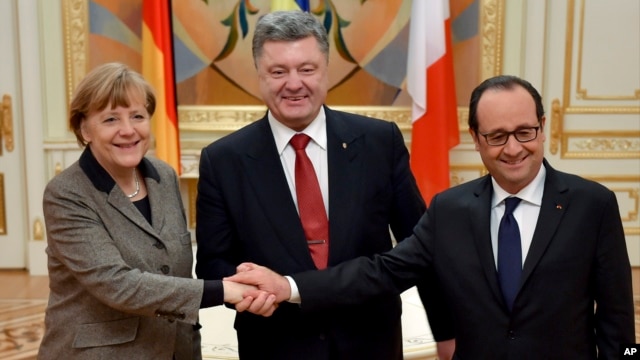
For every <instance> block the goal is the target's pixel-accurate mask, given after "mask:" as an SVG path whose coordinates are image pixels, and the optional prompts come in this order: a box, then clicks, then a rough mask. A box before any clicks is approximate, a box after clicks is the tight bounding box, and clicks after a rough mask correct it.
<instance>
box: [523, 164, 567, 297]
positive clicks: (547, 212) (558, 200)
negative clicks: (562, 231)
mask: <svg viewBox="0 0 640 360" xmlns="http://www.w3.org/2000/svg"><path fill="white" fill-rule="evenodd" d="M544 166H545V168H546V171H547V174H546V178H545V184H544V193H543V195H542V204H541V205H540V214H539V215H538V222H537V224H536V229H535V231H534V233H533V239H532V240H531V247H530V248H529V252H528V253H527V257H526V259H525V262H524V267H523V269H522V281H521V284H525V283H526V281H527V279H528V278H529V276H530V275H531V273H532V272H533V269H534V268H535V267H536V265H537V264H538V262H539V261H540V258H541V257H542V255H543V254H544V252H545V251H546V249H547V247H548V246H549V243H550V242H551V239H552V238H553V234H554V233H555V232H556V229H557V228H558V226H559V225H560V222H561V220H562V217H563V215H564V212H565V209H566V208H567V206H568V205H569V196H568V191H567V190H568V187H567V185H566V184H565V183H564V182H563V181H562V180H561V179H560V178H559V177H558V173H557V172H556V171H555V170H554V169H553V168H552V167H551V166H550V165H549V164H548V163H547V162H546V160H545V162H544Z"/></svg>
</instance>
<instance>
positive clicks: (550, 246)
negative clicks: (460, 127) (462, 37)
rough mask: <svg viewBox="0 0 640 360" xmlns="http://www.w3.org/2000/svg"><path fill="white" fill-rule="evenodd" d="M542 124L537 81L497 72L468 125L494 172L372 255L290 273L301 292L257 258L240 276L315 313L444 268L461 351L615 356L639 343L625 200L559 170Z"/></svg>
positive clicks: (477, 97) (448, 194)
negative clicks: (547, 154) (548, 155)
mask: <svg viewBox="0 0 640 360" xmlns="http://www.w3.org/2000/svg"><path fill="white" fill-rule="evenodd" d="M544 126H545V117H544V111H543V106H542V99H541V97H540V94H539V93H538V91H537V90H536V89H535V88H533V86H531V84H530V83H529V82H527V81H525V80H522V79H520V78H517V77H514V76H498V77H495V78H491V79H488V80H486V81H484V82H483V83H482V84H480V85H479V86H478V87H477V88H476V89H475V90H474V91H473V93H472V95H471V102H470V106H469V131H470V133H471V136H472V137H473V139H474V142H475V147H476V150H477V151H478V152H479V153H480V156H481V158H482V161H483V163H484V164H485V166H486V167H487V169H488V170H489V175H487V176H485V177H482V178H480V179H477V180H473V181H470V182H468V183H465V184H462V185H459V186H457V187H454V188H451V189H449V190H447V191H444V192H442V193H440V194H438V195H436V196H435V197H434V198H433V200H432V202H431V204H430V206H429V209H428V210H427V212H426V213H425V215H424V216H423V217H422V218H421V219H420V221H419V223H418V225H417V226H416V227H415V228H414V230H413V235H412V236H410V237H409V238H408V239H405V240H404V241H402V242H400V243H399V244H398V245H397V246H396V247H395V248H394V249H393V250H391V251H389V252H386V253H384V254H382V255H378V256H375V257H374V258H373V259H371V258H359V259H356V260H353V261H349V262H346V263H343V264H340V265H338V266H336V267H333V268H330V269H327V270H326V271H314V272H305V273H301V274H293V275H292V276H291V277H290V280H291V281H292V283H294V284H296V285H297V291H296V289H295V288H293V287H290V285H289V284H290V283H289V281H287V279H285V278H284V277H282V276H280V275H277V274H275V273H273V272H271V271H269V270H268V269H267V268H264V267H261V266H258V265H255V264H243V265H241V267H240V270H242V271H244V272H240V273H239V274H238V275H236V276H234V277H233V278H232V280H235V281H241V282H248V283H255V284H257V285H259V286H260V287H261V288H262V289H264V290H267V291H270V292H273V293H275V294H276V295H277V301H283V300H290V301H296V302H301V308H302V309H303V311H305V312H313V311H317V310H320V309H326V308H329V307H333V306H337V305H339V304H358V303H360V302H362V301H365V300H366V299H369V298H371V297H375V296H381V295H382V294H389V293H398V292H400V291H402V290H404V289H406V288H408V287H409V286H411V285H412V284H414V283H415V282H416V281H418V280H419V279H420V278H421V277H422V276H423V275H424V273H425V272H426V271H429V270H435V273H436V276H437V278H438V279H439V280H440V282H441V283H442V284H443V291H444V295H445V297H446V298H447V299H448V300H449V301H448V304H449V305H450V310H451V313H452V314H453V315H452V319H451V321H452V323H453V324H454V327H455V331H456V339H455V341H456V350H455V354H454V359H492V360H493V359H497V360H501V359H518V360H521V359H545V360H552V359H558V360H566V359H618V358H619V351H620V346H621V344H625V343H627V344H628V343H633V342H634V313H633V298H632V289H631V268H630V264H629V258H628V254H627V249H626V244H625V238H624V232H623V227H622V222H621V218H620V212H619V209H618V204H617V201H616V197H615V194H614V193H613V192H612V191H610V190H608V189H606V188H605V187H604V186H602V185H600V184H597V183H595V182H592V181H589V180H585V179H583V178H580V177H578V176H575V175H571V174H567V173H563V172H560V171H557V170H555V169H553V168H552V167H551V166H550V165H549V163H548V162H547V161H546V160H544V157H543V143H544V140H545V135H544V132H543V129H544ZM286 274H290V273H285V275H286ZM292 288H293V289H294V291H292V290H291V289H292ZM259 305H260V303H259V302H254V304H253V305H251V307H250V308H249V309H248V310H250V311H259V309H260V307H259ZM238 310H239V311H241V310H245V309H238Z"/></svg>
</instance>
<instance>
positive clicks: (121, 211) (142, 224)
mask: <svg viewBox="0 0 640 360" xmlns="http://www.w3.org/2000/svg"><path fill="white" fill-rule="evenodd" d="M139 169H140V171H141V172H142V174H143V175H144V181H145V184H146V186H147V192H148V197H149V202H150V207H151V217H152V221H151V224H150V223H149V222H148V221H147V220H146V219H145V217H144V216H143V215H142V213H141V212H140V211H138V209H137V208H136V207H135V205H134V204H133V203H132V202H131V201H129V199H127V197H126V196H125V194H124V193H123V192H122V191H121V190H120V188H119V187H118V186H117V185H116V184H115V182H114V180H113V179H112V178H111V177H110V176H109V175H108V173H107V172H106V171H105V170H104V169H103V168H102V167H101V166H100V165H99V164H98V162H97V161H96V160H95V158H94V157H93V155H92V154H91V151H90V150H89V148H87V149H85V151H84V152H83V153H82V155H81V157H80V159H79V161H78V162H76V163H74V164H73V165H71V166H70V167H69V168H68V169H66V170H65V171H63V172H62V173H61V174H59V175H58V176H56V177H55V178H53V179H52V180H51V181H50V182H49V184H48V185H47V187H46V189H45V192H44V202H43V206H44V216H45V223H46V229H47V241H48V247H47V250H46V251H47V256H48V267H49V280H50V285H49V286H50V288H51V291H50V295H49V304H48V307H47V310H46V316H45V334H44V338H43V340H42V344H41V346H40V351H39V354H38V359H125V358H126V359H172V358H174V356H175V359H178V360H179V359H196V358H198V359H199V358H201V350H200V333H199V331H198V330H197V328H196V326H194V325H195V324H196V323H197V320H198V310H199V307H200V302H201V299H202V293H203V281H202V280H196V279H192V271H191V270H192V262H193V255H192V250H191V237H190V234H189V232H188V230H187V224H186V220H185V213H184V208H183V205H182V201H181V198H180V192H179V187H178V182H177V176H176V174H175V172H174V171H173V170H172V169H171V168H170V167H169V166H168V165H166V164H164V163H163V162H161V161H159V160H156V159H152V158H144V159H143V160H142V162H141V164H140V167H139Z"/></svg>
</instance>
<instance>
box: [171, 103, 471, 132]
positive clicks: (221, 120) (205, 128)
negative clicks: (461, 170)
mask: <svg viewBox="0 0 640 360" xmlns="http://www.w3.org/2000/svg"><path fill="white" fill-rule="evenodd" d="M331 108H332V109H335V110H340V111H346V112H350V113H354V114H359V115H364V116H369V117H374V118H378V119H383V120H388V121H393V122H395V123H396V124H397V125H398V127H400V130H403V131H410V130H411V109H410V108H408V107H401V106H335V107H331ZM266 110H267V108H266V107H265V106H261V105H258V106H247V105H224V106H191V105H181V106H178V118H179V119H180V121H179V122H178V124H179V127H180V130H181V131H193V132H222V133H227V132H232V131H235V130H238V129H240V128H242V127H243V126H246V125H248V124H250V123H251V122H253V121H256V120H258V119H260V118H262V117H263V116H264V114H265V112H266ZM468 116H469V109H468V108H467V107H458V127H459V129H460V131H466V129H467V118H468Z"/></svg>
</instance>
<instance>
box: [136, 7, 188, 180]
mask: <svg viewBox="0 0 640 360" xmlns="http://www.w3.org/2000/svg"><path fill="white" fill-rule="evenodd" d="M142 19H143V22H142V75H143V76H144V78H145V79H146V80H147V81H148V82H149V83H150V84H151V85H152V86H153V88H154V89H155V91H156V100H157V104H156V112H155V115H154V117H153V120H152V131H153V135H154V137H155V142H156V149H155V154H156V157H157V158H158V159H161V160H164V161H166V162H167V163H168V164H169V165H171V166H172V167H173V168H174V169H175V171H176V172H177V173H178V175H180V172H181V169H180V136H179V133H178V114H177V106H176V82H175V72H174V60H173V32H172V31H171V29H172V27H171V0H143V2H142Z"/></svg>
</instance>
